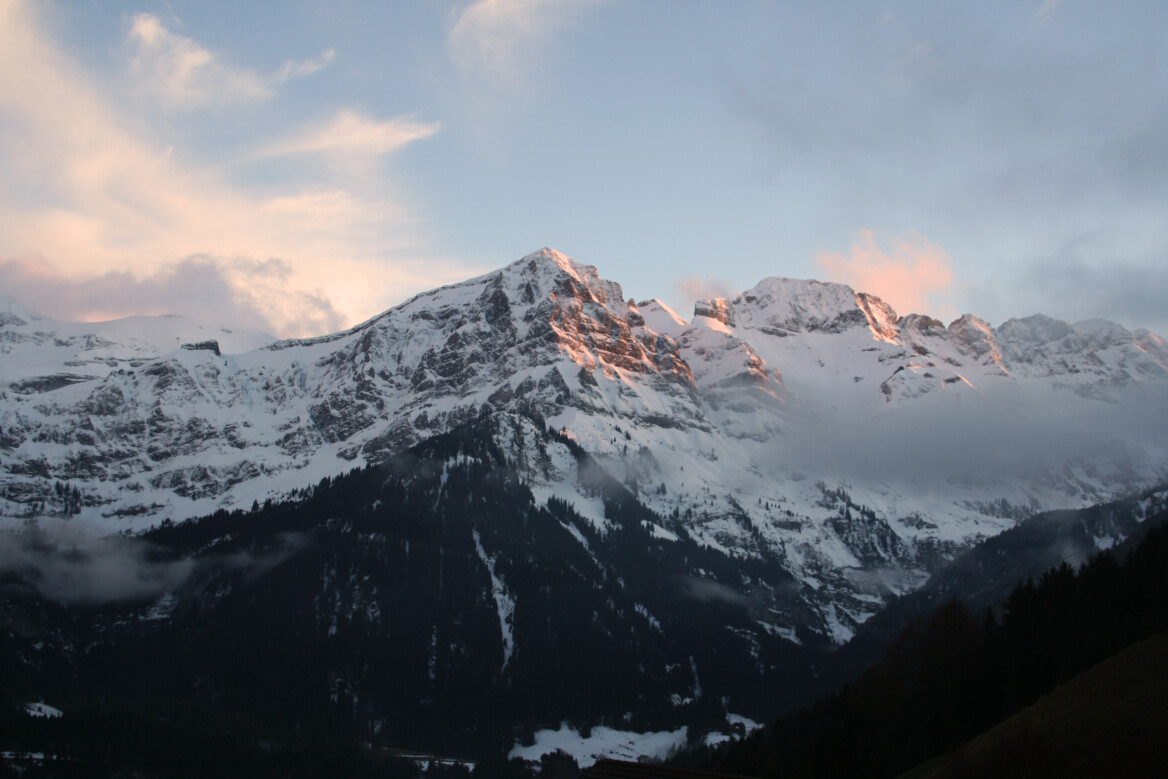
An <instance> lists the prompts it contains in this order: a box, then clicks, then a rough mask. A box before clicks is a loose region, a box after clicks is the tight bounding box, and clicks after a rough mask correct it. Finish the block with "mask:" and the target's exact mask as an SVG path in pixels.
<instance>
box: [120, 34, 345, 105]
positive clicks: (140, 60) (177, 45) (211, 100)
mask: <svg viewBox="0 0 1168 779" xmlns="http://www.w3.org/2000/svg"><path fill="white" fill-rule="evenodd" d="M129 42H130V45H131V46H132V48H133V49H134V54H133V57H132V58H131V60H130V69H131V72H132V73H133V74H134V76H135V77H136V78H137V79H138V80H139V81H140V82H141V83H142V84H143V85H144V86H145V87H146V89H147V90H148V91H149V92H150V93H151V94H153V95H154V96H156V97H158V98H160V99H161V100H162V101H163V102H165V103H166V104H168V105H170V106H171V107H174V108H180V109H188V110H189V109H199V108H208V107H213V106H217V105H223V104H226V103H239V102H247V101H252V100H266V99H268V98H270V97H271V96H272V94H273V93H274V91H275V87H277V86H279V85H281V84H284V83H286V82H288V81H290V80H292V79H295V78H301V77H303V76H307V75H311V74H312V73H316V72H317V71H319V70H321V69H322V68H325V67H327V66H328V65H329V64H330V63H331V62H332V61H333V59H334V57H335V56H336V52H335V51H333V50H332V49H327V50H325V51H324V52H322V53H321V55H320V56H319V57H317V58H316V59H307V60H300V61H293V60H289V61H286V62H284V64H283V65H282V66H281V67H280V68H279V69H278V70H276V71H275V72H274V73H271V74H263V73H258V72H256V71H254V70H249V69H247V68H243V67H240V66H237V65H233V64H231V63H230V62H228V61H226V60H225V58H224V57H223V56H222V55H221V54H218V53H216V52H213V51H211V50H210V49H208V48H206V47H204V46H203V45H202V44H200V43H199V42H198V41H195V40H194V39H192V38H188V37H186V36H185V35H180V34H178V33H176V32H174V31H173V30H171V29H169V28H168V27H167V26H166V25H165V24H164V23H163V21H162V20H161V19H159V18H158V17H157V16H155V15H153V14H148V13H140V14H137V15H135V16H134V18H133V20H132V22H131V24H130V31H129Z"/></svg>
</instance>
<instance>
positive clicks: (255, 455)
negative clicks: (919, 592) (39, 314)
mask: <svg viewBox="0 0 1168 779" xmlns="http://www.w3.org/2000/svg"><path fill="white" fill-rule="evenodd" d="M5 311H6V312H7V313H4V312H5ZM0 350H2V352H0V353H2V357H3V362H2V367H0V383H2V385H3V386H4V389H3V390H2V391H0V455H2V464H0V514H2V515H3V517H4V518H5V520H4V521H7V522H12V521H14V520H20V521H23V520H24V519H26V518H28V517H52V516H58V517H71V518H72V520H71V521H72V522H73V523H83V524H85V525H86V526H88V527H91V528H93V529H95V530H96V531H99V532H106V531H109V532H112V531H120V530H124V529H131V530H134V529H141V528H144V527H149V526H151V525H153V524H157V523H158V522H160V521H161V520H163V519H175V520H178V519H183V518H186V517H191V516H196V515H200V514H208V513H211V512H213V511H215V510H217V509H219V508H247V507H248V506H251V505H252V504H253V502H254V501H257V500H258V501H261V502H262V501H263V500H265V499H266V498H268V497H274V496H279V495H282V494H286V493H288V492H290V491H291V490H294V489H296V488H299V487H303V486H306V485H308V484H314V483H316V482H317V481H318V480H319V479H321V478H322V477H324V476H332V475H335V474H338V473H341V472H343V471H347V470H349V469H351V468H353V467H354V466H356V465H360V464H362V463H366V462H380V461H384V460H386V459H387V458H390V457H391V456H393V455H394V454H396V453H399V452H402V451H404V450H405V449H406V448H407V447H409V446H411V445H413V444H416V443H418V442H419V441H422V440H425V439H427V438H429V437H431V436H433V435H435V434H436V433H439V432H443V431H446V430H449V429H451V428H452V427H454V426H456V425H458V424H460V423H463V422H465V421H467V420H470V419H474V418H477V417H479V416H480V415H482V414H483V413H484V412H485V413H495V414H502V415H510V416H512V417H514V418H516V419H517V420H518V424H508V425H498V426H497V430H498V431H499V432H498V436H499V442H498V443H499V444H500V446H502V448H503V449H504V450H505V451H506V452H508V457H509V459H510V462H511V464H512V466H513V467H514V468H516V469H517V470H518V471H519V472H520V473H522V474H523V479H524V481H525V483H526V484H527V485H528V486H529V488H530V489H531V491H532V493H533V494H534V495H535V497H536V499H537V501H540V502H543V503H546V502H547V501H548V500H550V499H552V498H558V499H560V500H563V501H566V502H567V503H568V504H570V505H572V506H573V507H574V508H575V509H576V511H578V512H579V513H580V514H581V515H582V516H583V517H585V518H586V519H588V520H589V521H590V522H591V523H592V524H593V525H594V527H595V528H597V529H598V530H600V531H602V532H603V530H604V529H605V528H606V527H607V526H608V523H609V521H610V520H609V519H608V518H607V517H606V516H605V511H604V506H603V504H602V502H601V501H600V500H599V499H598V498H597V497H596V495H595V494H594V493H592V492H591V491H590V490H589V489H588V488H587V486H586V484H587V483H588V478H587V476H588V475H587V474H582V473H580V472H579V470H580V465H579V462H580V461H579V460H578V459H577V458H575V457H573V456H571V455H570V453H569V452H568V451H567V449H566V448H565V447H564V445H563V444H555V443H553V444H551V445H548V444H547V443H546V442H545V441H543V440H542V439H541V436H540V433H541V431H542V427H543V426H548V427H550V428H552V429H554V430H557V431H564V433H566V434H567V435H568V436H569V437H570V438H572V439H574V440H575V442H576V443H578V444H579V445H580V446H581V447H583V449H584V450H586V451H587V452H589V453H590V454H591V455H592V457H593V461H594V462H596V463H598V464H599V465H600V467H602V468H603V469H605V470H606V471H607V472H608V473H610V474H612V475H613V476H615V477H616V478H618V479H619V480H621V481H623V482H624V483H625V484H627V485H629V486H630V487H632V488H633V490H634V492H635V493H636V494H637V496H638V499H639V500H640V502H642V503H643V504H644V505H646V506H648V507H649V508H651V509H652V510H653V511H654V512H656V514H657V515H658V516H659V517H660V522H659V523H658V524H656V525H655V526H654V527H653V528H652V531H653V533H654V534H655V535H657V536H659V537H660V538H664V539H668V538H670V537H672V536H675V535H676V534H677V533H678V532H679V531H680V530H682V529H684V531H685V532H686V533H687V534H688V535H689V536H690V537H692V538H694V539H696V540H698V541H699V542H700V543H702V544H703V545H705V546H706V547H708V548H711V549H714V550H718V551H721V552H722V553H724V554H726V555H728V556H731V557H738V558H744V559H745V558H761V559H767V560H773V561H777V562H778V563H779V564H781V566H782V567H783V568H785V569H786V570H787V571H789V572H790V573H791V574H792V575H793V576H794V577H795V579H796V580H797V581H799V582H800V583H801V586H802V588H803V594H802V596H801V597H802V599H803V601H804V602H805V603H806V604H807V605H808V606H809V607H810V608H811V609H812V611H813V612H814V615H815V616H814V617H813V618H812V619H811V620H810V623H811V624H812V626H813V627H814V628H815V629H816V630H819V631H821V632H823V633H824V634H826V635H830V636H832V637H833V638H835V639H836V640H842V639H845V638H846V637H847V636H848V635H850V634H851V632H852V631H853V630H854V628H855V626H856V625H857V624H858V623H859V622H862V621H863V620H864V619H866V618H867V616H869V615H870V614H872V613H873V612H874V611H875V610H876V609H877V608H879V606H880V604H881V603H883V602H884V601H885V600H886V599H887V597H888V596H889V595H891V594H894V593H898V592H903V591H905V590H908V589H912V588H913V587H915V586H917V585H918V584H919V583H920V582H921V581H923V579H924V578H925V577H926V576H927V574H928V572H929V571H930V570H933V569H934V568H935V567H936V566H937V565H938V564H939V563H940V562H942V561H943V560H946V559H948V558H950V557H951V556H952V555H953V554H954V553H955V552H956V551H957V550H959V549H961V548H963V547H965V546H967V545H969V544H971V543H973V542H974V541H976V540H978V539H980V538H982V537H985V536H987V535H991V534H994V533H996V532H999V531H1001V530H1003V529H1005V528H1007V527H1010V526H1012V525H1013V524H1014V523H1015V522H1016V521H1017V520H1018V519H1020V518H1021V517H1024V516H1026V515H1028V514H1030V513H1032V512H1034V511H1036V510H1038V509H1046V508H1056V507H1075V506H1082V505H1088V504H1091V503H1096V502H1098V501H1101V500H1105V499H1108V498H1112V497H1116V496H1118V495H1121V494H1126V493H1128V492H1130V491H1132V490H1134V489H1136V488H1138V487H1141V486H1145V485H1148V484H1151V483H1153V482H1156V481H1158V480H1161V479H1163V478H1164V476H1165V474H1168V435H1166V433H1168V430H1166V429H1165V428H1166V427H1168V422H1166V420H1168V413H1166V412H1168V381H1166V380H1165V379H1166V378H1168V345H1166V344H1165V342H1164V340H1163V339H1161V338H1160V337H1159V336H1156V335H1154V334H1152V333H1148V332H1147V331H1135V332H1129V331H1127V330H1125V329H1124V328H1122V327H1120V326H1119V325H1116V324H1113V323H1109V322H1101V321H1090V322H1083V323H1078V324H1075V325H1070V324H1067V323H1065V322H1059V321H1056V320H1053V319H1050V318H1048V317H1044V316H1033V317H1029V318H1026V319H1017V320H1013V319H1012V320H1010V321H1008V322H1006V323H1004V324H1002V325H1001V326H999V327H997V328H993V327H990V326H989V325H988V324H987V323H986V322H984V321H982V320H980V319H978V318H976V317H973V316H964V317H962V318H960V319H958V320H956V321H955V322H953V323H952V324H950V325H949V326H948V327H945V326H944V325H943V324H942V323H940V322H938V321H936V320H933V319H930V318H928V317H924V316H919V315H908V316H904V317H898V316H897V314H896V313H895V312H894V311H892V309H891V308H889V307H888V306H887V305H886V304H884V303H883V302H882V301H880V300H879V299H878V298H875V297H873V296H871V295H867V294H865V293H857V292H854V291H853V290H851V289H850V288H848V287H846V286H843V285H839V284H825V283H820V282H815V281H794V280H790V279H778V278H771V279H766V280H764V281H763V282H761V283H760V284H759V285H758V286H756V287H754V288H753V289H751V290H748V291H747V292H744V293H743V294H741V295H739V296H738V297H736V298H734V299H732V300H729V299H715V300H707V301H699V302H698V303H697V305H696V306H695V312H694V316H693V318H692V319H691V320H690V321H688V322H687V321H686V320H684V319H683V318H681V317H680V316H678V315H677V314H676V313H675V312H673V311H671V310H670V309H669V307H668V306H666V305H665V304H664V303H662V302H660V301H658V300H652V301H646V302H642V303H634V302H633V301H632V300H625V299H624V298H623V294H622V291H621V288H620V286H619V285H618V284H616V283H613V282H610V281H605V280H603V279H601V278H600V277H599V275H598V273H597V271H596V269H595V268H593V267H591V266H586V265H581V264H579V263H576V262H574V261H573V260H571V259H569V258H567V257H565V256H563V255H562V254H559V253H557V252H554V251H551V250H548V249H544V250H542V251H540V252H537V253H535V254H532V255H529V256H527V257H524V258H523V259H522V260H519V261H518V262H516V263H513V264H512V265H509V266H507V267H506V268H503V269H501V270H499V271H496V272H494V273H490V274H487V275H484V276H481V277H479V278H476V279H471V280H469V281H466V282H463V283H461V284H456V285H453V286H449V287H444V288H442V289H438V290H434V291H432V292H428V293H424V294H422V295H419V296H417V297H415V298H413V299H412V300H409V301H407V302H406V303H403V304H402V305H400V306H397V307H395V308H393V309H390V310H389V311H386V312H385V313H383V314H381V315H379V316H377V317H375V318H373V319H371V320H369V321H368V322H365V323H363V324H361V325H359V326H357V327H355V328H353V329H351V330H348V331H345V332H342V333H337V334H334V335H329V336H325V337H321V338H315V339H302V340H292V341H281V342H274V343H267V344H264V338H263V336H261V335H259V334H251V333H238V332H234V333H233V332H230V331H226V330H223V329H222V328H209V327H205V326H200V325H196V324H194V323H192V322H190V321H189V320H181V319H172V318H161V319H159V318H134V319H130V320H120V321H118V322H113V323H104V324H101V325H92V324H85V325H73V324H69V325H65V324H62V323H55V322H48V321H46V320H38V319H37V318H36V317H35V316H34V315H33V314H31V312H27V311H25V310H23V309H21V308H20V306H19V305H18V304H16V303H15V302H4V303H3V304H2V305H0ZM525 431H526V432H525ZM1101 543H1104V541H1103V540H1101ZM800 619H803V618H802V617H801V618H800ZM793 620H794V618H793V617H792V616H791V615H790V614H786V615H784V614H777V615H776V616H775V620H774V623H773V625H772V627H773V628H774V629H775V630H777V631H786V630H789V629H791V628H792V626H793Z"/></svg>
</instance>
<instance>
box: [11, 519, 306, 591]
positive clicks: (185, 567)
mask: <svg viewBox="0 0 1168 779" xmlns="http://www.w3.org/2000/svg"><path fill="white" fill-rule="evenodd" d="M306 544H307V537H305V536H304V535H302V534H294V533H286V534H282V535H281V536H279V545H278V546H277V547H276V548H275V549H273V550H272V551H270V552H264V553H261V554H252V553H249V552H243V551H236V552H227V553H212V554H207V555H199V556H195V555H190V554H183V555H178V556H175V555H174V554H173V553H171V552H169V551H168V550H166V549H163V548H161V547H159V546H158V545H156V544H154V543H152V542H150V541H147V540H144V539H141V538H136V537H133V536H118V535H114V536H107V537H105V538H96V539H95V538H92V537H90V536H86V535H84V534H83V533H80V532H77V531H74V530H71V529H70V528H68V526H61V525H47V526H42V525H37V524H30V525H27V526H25V527H23V528H22V529H20V530H19V531H15V532H14V531H3V532H0V577H2V580H3V582H4V584H3V585H0V586H5V587H11V586H14V585H16V586H19V585H21V584H23V585H25V586H31V587H33V588H35V589H36V590H37V591H38V592H39V593H40V594H41V595H43V596H44V597H46V598H49V599H51V600H55V601H61V602H65V603H73V604H102V603H109V602H117V601H134V600H145V599H148V598H153V597H157V596H158V595H161V594H163V593H165V592H174V591H176V590H181V589H182V588H184V587H185V586H187V585H189V584H191V583H193V582H194V581H195V580H197V579H199V578H203V577H206V576H210V575H214V574H217V573H224V572H244V573H246V574H247V575H249V576H258V575H261V574H263V573H265V572H266V571H268V570H271V569H272V568H274V567H275V566H277V565H279V564H280V563H282V562H284V561H285V560H287V559H288V558H289V557H291V556H292V555H293V554H295V553H296V552H297V551H299V550H300V549H302V548H304V547H305V546H306Z"/></svg>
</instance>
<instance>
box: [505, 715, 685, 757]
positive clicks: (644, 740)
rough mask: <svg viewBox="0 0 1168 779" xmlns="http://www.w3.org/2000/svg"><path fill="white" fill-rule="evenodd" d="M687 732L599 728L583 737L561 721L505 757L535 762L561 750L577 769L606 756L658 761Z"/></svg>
mask: <svg viewBox="0 0 1168 779" xmlns="http://www.w3.org/2000/svg"><path fill="white" fill-rule="evenodd" d="M688 732H689V729H688V728H687V727H685V726H682V727H680V728H678V729H677V730H673V731H668V730H662V731H656V732H651V733H634V732H632V731H628V730H613V729H612V728H608V727H604V726H601V727H596V728H593V729H592V734H591V735H590V736H588V737H587V738H585V737H583V736H581V735H580V733H579V731H577V730H576V729H575V728H573V727H571V726H570V725H568V723H567V722H565V723H563V724H562V725H560V727H559V728H558V729H556V730H550V729H547V728H545V729H543V730H538V731H536V733H535V743H534V744H532V745H531V746H528V747H525V746H521V745H519V744H516V745H515V746H514V748H512V750H511V754H510V755H509V757H518V758H522V759H524V760H539V759H540V757H541V756H543V755H546V754H549V753H551V752H555V751H556V750H557V749H562V750H563V751H565V752H567V753H568V754H569V755H571V756H572V757H574V758H575V759H576V762H577V763H579V765H580V767H581V768H587V767H588V766H590V765H592V764H593V763H595V762H596V761H597V760H600V759H602V758H606V757H607V758H612V759H614V760H640V759H641V758H649V759H661V758H664V757H665V756H666V755H667V754H669V751H670V750H671V749H675V748H680V747H683V746H685V743H686V738H687V735H688Z"/></svg>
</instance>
